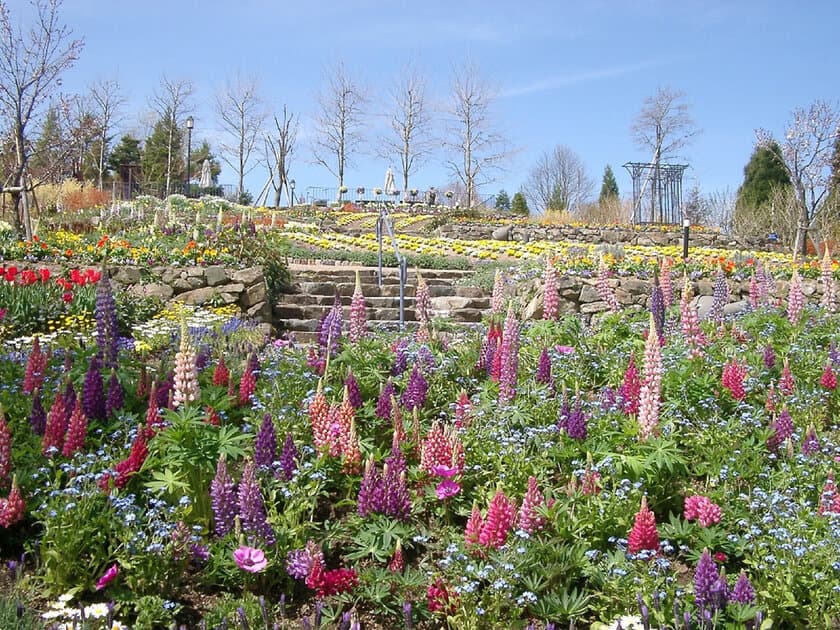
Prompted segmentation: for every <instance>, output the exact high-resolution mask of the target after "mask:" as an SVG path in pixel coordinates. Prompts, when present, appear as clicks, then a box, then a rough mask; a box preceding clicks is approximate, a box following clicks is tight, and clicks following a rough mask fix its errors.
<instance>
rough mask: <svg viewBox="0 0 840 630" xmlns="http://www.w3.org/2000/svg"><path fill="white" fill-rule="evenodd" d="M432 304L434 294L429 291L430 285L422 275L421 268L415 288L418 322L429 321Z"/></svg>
mask: <svg viewBox="0 0 840 630" xmlns="http://www.w3.org/2000/svg"><path fill="white" fill-rule="evenodd" d="M431 305H432V296H431V293H430V292H429V285H428V284H426V280H425V279H423V276H422V275H420V270H419V269H418V270H417V287H416V288H415V290H414V314H415V315H416V316H417V321H418V322H428V321H429V319H430V318H429V314H430V313H429V312H430V309H431Z"/></svg>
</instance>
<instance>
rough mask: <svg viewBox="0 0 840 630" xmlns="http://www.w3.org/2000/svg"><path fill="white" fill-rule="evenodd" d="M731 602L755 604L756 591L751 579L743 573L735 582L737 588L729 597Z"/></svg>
mask: <svg viewBox="0 0 840 630" xmlns="http://www.w3.org/2000/svg"><path fill="white" fill-rule="evenodd" d="M729 601H731V602H735V603H736V604H752V603H753V602H755V589H753V585H752V583H751V582H750V578H748V577H747V574H746V573H744V572H743V571H741V573H740V575H738V579H737V580H735V586H734V588H733V589H732V592H731V593H730V595H729Z"/></svg>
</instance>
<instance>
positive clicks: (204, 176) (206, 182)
mask: <svg viewBox="0 0 840 630" xmlns="http://www.w3.org/2000/svg"><path fill="white" fill-rule="evenodd" d="M212 185H213V175H212V173H211V172H210V160H207V159H205V160H204V162H202V163H201V179H199V180H198V187H199V188H210V186H212Z"/></svg>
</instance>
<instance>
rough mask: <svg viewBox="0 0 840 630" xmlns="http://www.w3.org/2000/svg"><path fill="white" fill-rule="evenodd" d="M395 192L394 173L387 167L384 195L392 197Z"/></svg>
mask: <svg viewBox="0 0 840 630" xmlns="http://www.w3.org/2000/svg"><path fill="white" fill-rule="evenodd" d="M396 190H397V187H396V185H395V184H394V171H392V170H391V167H390V166H389V167H388V170H387V171H385V194H386V195H393V194H394V193H395V192H396Z"/></svg>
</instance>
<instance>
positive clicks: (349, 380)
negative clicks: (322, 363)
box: [344, 368, 362, 409]
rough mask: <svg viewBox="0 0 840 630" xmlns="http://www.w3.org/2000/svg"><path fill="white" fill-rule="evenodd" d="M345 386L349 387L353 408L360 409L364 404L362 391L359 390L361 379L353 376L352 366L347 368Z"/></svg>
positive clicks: (349, 396) (348, 391) (348, 394)
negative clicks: (358, 379)
mask: <svg viewBox="0 0 840 630" xmlns="http://www.w3.org/2000/svg"><path fill="white" fill-rule="evenodd" d="M344 387H346V388H347V396H348V398H349V399H350V404H351V405H353V409H359V408H361V406H362V392H361V391H359V381H357V380H356V377H355V376H353V372H351V371H350V368H347V376H345V377H344Z"/></svg>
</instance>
